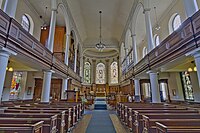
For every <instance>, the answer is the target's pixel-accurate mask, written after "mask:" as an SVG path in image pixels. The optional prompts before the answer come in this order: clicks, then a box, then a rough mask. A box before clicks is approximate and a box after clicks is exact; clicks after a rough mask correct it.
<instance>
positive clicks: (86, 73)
mask: <svg viewBox="0 0 200 133" xmlns="http://www.w3.org/2000/svg"><path fill="white" fill-rule="evenodd" d="M90 71H91V65H90V63H89V62H85V65H84V82H85V83H88V84H90V83H91V82H90V79H91V78H90V75H91V74H90Z"/></svg>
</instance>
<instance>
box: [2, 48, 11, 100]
mask: <svg viewBox="0 0 200 133" xmlns="http://www.w3.org/2000/svg"><path fill="white" fill-rule="evenodd" d="M9 56H10V53H8V52H7V51H3V50H0V66H1V67H0V75H1V76H0V102H1V98H2V93H3V87H4V81H5V76H6V67H7V65H8V59H9Z"/></svg>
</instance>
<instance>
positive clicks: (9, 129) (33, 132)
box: [0, 121, 44, 133]
mask: <svg viewBox="0 0 200 133" xmlns="http://www.w3.org/2000/svg"><path fill="white" fill-rule="evenodd" d="M43 123H44V121H39V122H37V123H35V124H2V123H1V124H0V132H3V133H43V128H42V125H43Z"/></svg>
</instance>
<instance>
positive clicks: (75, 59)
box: [74, 48, 77, 73]
mask: <svg viewBox="0 0 200 133" xmlns="http://www.w3.org/2000/svg"><path fill="white" fill-rule="evenodd" d="M76 64H77V48H75V57H74V72H75V73H76Z"/></svg>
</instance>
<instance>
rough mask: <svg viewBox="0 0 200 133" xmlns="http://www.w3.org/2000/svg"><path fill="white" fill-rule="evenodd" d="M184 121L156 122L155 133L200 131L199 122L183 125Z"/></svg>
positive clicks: (198, 132)
mask: <svg viewBox="0 0 200 133" xmlns="http://www.w3.org/2000/svg"><path fill="white" fill-rule="evenodd" d="M185 123H187V122H184V123H180V122H179V123H176V125H173V124H171V123H168V122H162V123H160V122H156V133H200V124H199V123H198V124H199V125H196V124H197V123H196V122H195V123H191V122H190V124H191V125H185Z"/></svg>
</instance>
